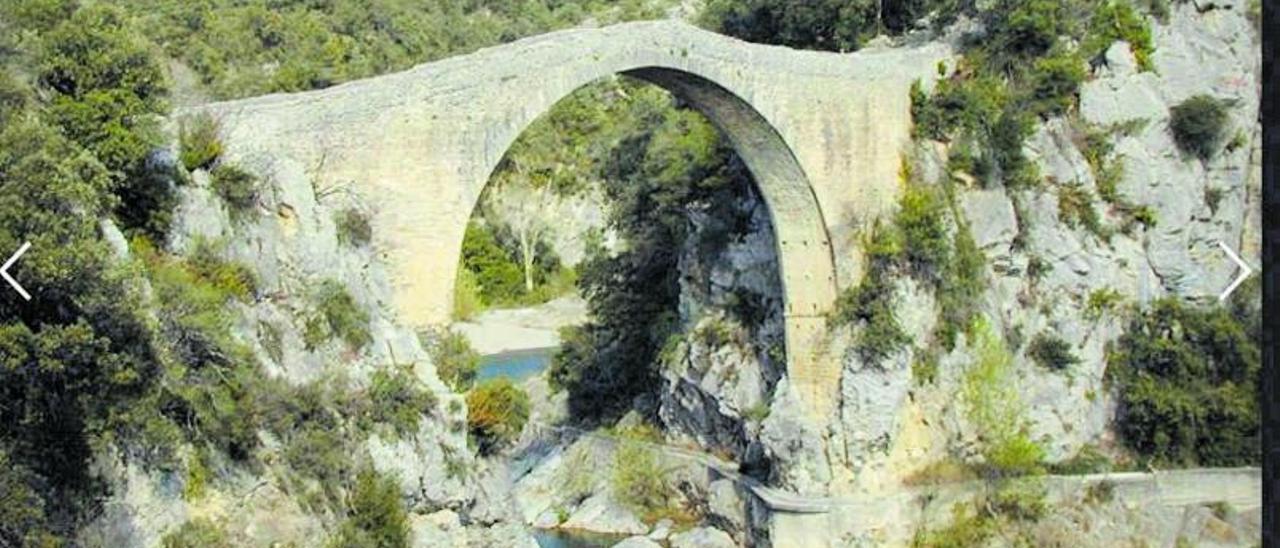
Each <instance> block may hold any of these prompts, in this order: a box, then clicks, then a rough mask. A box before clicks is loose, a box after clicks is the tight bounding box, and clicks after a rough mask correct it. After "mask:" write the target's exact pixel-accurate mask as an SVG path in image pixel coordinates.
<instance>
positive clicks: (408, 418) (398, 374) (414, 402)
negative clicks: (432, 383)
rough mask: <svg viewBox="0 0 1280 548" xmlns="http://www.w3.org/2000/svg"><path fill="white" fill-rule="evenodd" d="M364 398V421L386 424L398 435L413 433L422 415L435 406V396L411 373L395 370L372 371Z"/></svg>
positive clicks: (416, 429)
mask: <svg viewBox="0 0 1280 548" xmlns="http://www.w3.org/2000/svg"><path fill="white" fill-rule="evenodd" d="M366 395H367V397H368V398H369V402H368V418H369V419H371V420H372V421H373V422H376V423H385V424H390V425H391V427H392V428H394V429H395V431H396V433H397V434H399V435H401V436H404V435H409V434H414V433H416V432H417V431H418V423H419V421H421V419H422V416H423V415H430V414H432V412H433V411H434V410H435V407H436V403H437V402H436V396H435V394H433V393H432V392H431V391H430V390H428V389H427V388H426V387H425V386H423V385H422V383H420V382H418V380H417V378H416V377H414V376H413V373H412V371H410V370H405V369H402V368H399V367H393V368H383V369H379V370H377V371H374V372H373V375H372V376H370V379H369V389H368V391H367V393H366Z"/></svg>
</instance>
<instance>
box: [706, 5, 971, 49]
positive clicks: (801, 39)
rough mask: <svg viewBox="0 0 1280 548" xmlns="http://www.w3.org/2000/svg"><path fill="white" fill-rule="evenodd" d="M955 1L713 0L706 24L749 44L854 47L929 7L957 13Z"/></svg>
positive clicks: (901, 28) (908, 24) (907, 25)
mask: <svg viewBox="0 0 1280 548" xmlns="http://www.w3.org/2000/svg"><path fill="white" fill-rule="evenodd" d="M954 4H955V2H952V1H950V0H902V1H895V2H873V1H867V0H858V1H852V2H847V1H846V2H841V1H836V0H816V1H811V2H787V1H785V0H748V1H745V2H744V1H732V0H712V1H711V2H708V3H707V5H706V7H705V8H704V9H703V12H702V14H701V19H702V21H701V22H702V24H703V26H705V27H707V28H710V29H712V30H715V31H717V32H721V33H724V34H728V35H729V36H733V37H736V38H741V39H743V40H747V41H749V42H759V43H764V44H775V45H780V46H788V47H793V48H798V49H815V50H827V51H853V50H856V49H858V48H859V47H860V46H861V45H862V44H863V43H864V42H865V41H866V40H867V39H869V38H871V37H872V36H874V35H876V34H879V33H889V34H901V33H903V32H906V31H907V30H910V29H911V28H912V26H913V25H914V24H915V22H916V21H917V20H919V19H920V18H922V17H924V16H925V15H926V14H927V13H928V12H929V11H931V10H934V9H941V11H942V12H943V13H942V14H941V15H942V17H943V18H945V17H947V16H949V15H952V14H953V13H954V11H955V10H954Z"/></svg>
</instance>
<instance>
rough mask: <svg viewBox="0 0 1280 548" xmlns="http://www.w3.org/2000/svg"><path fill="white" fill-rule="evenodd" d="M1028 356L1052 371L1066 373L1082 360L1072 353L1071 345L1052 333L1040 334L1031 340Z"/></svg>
mask: <svg viewBox="0 0 1280 548" xmlns="http://www.w3.org/2000/svg"><path fill="white" fill-rule="evenodd" d="M1027 356H1029V357H1030V358H1031V359H1032V360H1034V361H1035V362H1036V363H1037V364H1039V365H1040V367H1043V368H1045V369H1048V370H1050V371H1064V370H1066V369H1067V368H1069V367H1071V366H1072V365H1075V364H1077V363H1080V358H1078V357H1076V355H1075V354H1073V353H1072V352H1071V345H1070V344H1068V343H1067V341H1064V340H1062V338H1061V337H1059V336H1057V335H1053V334H1050V333H1040V334H1039V335H1036V336H1035V338H1033V339H1031V346H1028V347H1027Z"/></svg>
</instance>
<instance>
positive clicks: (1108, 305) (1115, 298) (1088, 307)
mask: <svg viewBox="0 0 1280 548" xmlns="http://www.w3.org/2000/svg"><path fill="white" fill-rule="evenodd" d="M1123 302H1124V295H1122V294H1120V292H1119V291H1116V290H1115V289H1114V288H1111V287H1103V288H1099V289H1095V290H1093V291H1090V292H1089V300H1088V302H1087V303H1085V308H1084V317H1085V319H1088V320H1098V319H1099V318H1102V315H1103V314H1106V313H1108V312H1113V311H1115V310H1116V309H1117V308H1119V307H1120V305H1121V303H1123Z"/></svg>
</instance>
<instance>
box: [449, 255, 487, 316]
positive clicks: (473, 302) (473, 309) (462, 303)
mask: <svg viewBox="0 0 1280 548" xmlns="http://www.w3.org/2000/svg"><path fill="white" fill-rule="evenodd" d="M483 310H484V298H483V297H481V296H480V285H479V283H477V282H476V275H475V273H474V272H472V271H471V270H470V269H468V268H459V269H458V278H457V279H456V280H454V285H453V312H452V314H451V317H452V319H453V321H455V322H465V321H467V320H470V319H472V318H474V317H475V316H476V314H479V313H480V312H481V311H483Z"/></svg>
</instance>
